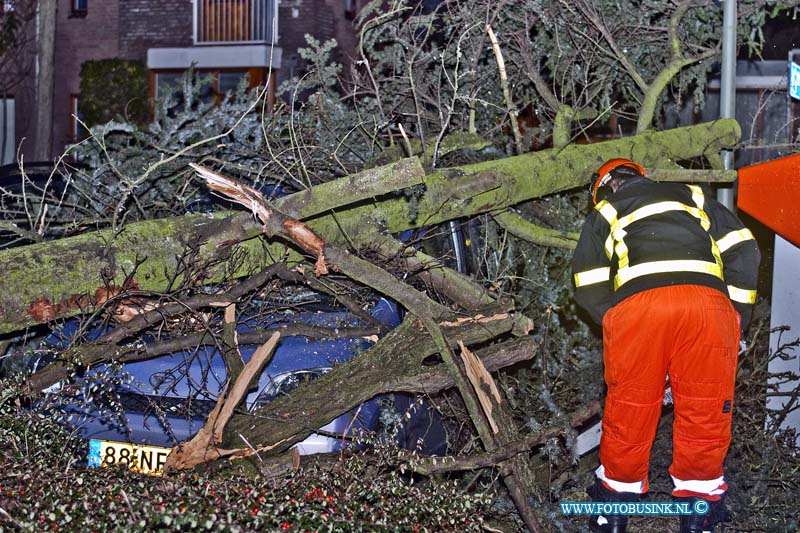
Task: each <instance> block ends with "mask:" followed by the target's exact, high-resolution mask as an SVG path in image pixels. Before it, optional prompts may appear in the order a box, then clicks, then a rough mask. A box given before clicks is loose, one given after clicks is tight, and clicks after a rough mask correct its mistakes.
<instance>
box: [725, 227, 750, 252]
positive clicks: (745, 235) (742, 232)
mask: <svg viewBox="0 0 800 533" xmlns="http://www.w3.org/2000/svg"><path fill="white" fill-rule="evenodd" d="M753 239H755V237H753V233H752V232H751V231H750V230H749V229H747V228H743V229H738V230H736V231H731V232H730V233H727V234H726V235H725V236H724V237H722V238H721V239H720V240H718V241H717V246H718V247H719V251H720V253H725V251H726V250H728V249H729V248H731V247H733V246H736V245H737V244H739V243H740V242H744V241H749V240H753Z"/></svg>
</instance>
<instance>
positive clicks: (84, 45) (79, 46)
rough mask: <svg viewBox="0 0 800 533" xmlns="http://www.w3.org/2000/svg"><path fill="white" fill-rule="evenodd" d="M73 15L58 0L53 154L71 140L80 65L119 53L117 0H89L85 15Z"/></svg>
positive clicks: (68, 0) (68, 5)
mask: <svg viewBox="0 0 800 533" xmlns="http://www.w3.org/2000/svg"><path fill="white" fill-rule="evenodd" d="M73 15H74V14H73V11H72V1H71V0H59V1H58V13H57V15H56V16H57V18H56V51H55V63H56V65H55V87H54V96H53V113H54V116H53V145H52V146H53V151H54V155H56V156H57V155H58V154H59V153H61V150H62V147H64V146H65V145H66V144H68V143H69V142H71V141H72V132H71V131H70V130H71V124H72V122H71V119H70V114H71V106H72V100H71V97H72V96H73V95H77V94H78V93H79V91H80V72H81V64H83V62H84V61H89V60H93V59H108V58H113V57H118V56H119V35H120V26H119V0H94V1H91V0H90V1H89V3H88V10H87V11H86V14H85V16H80V17H76V16H73ZM31 148H32V146H31Z"/></svg>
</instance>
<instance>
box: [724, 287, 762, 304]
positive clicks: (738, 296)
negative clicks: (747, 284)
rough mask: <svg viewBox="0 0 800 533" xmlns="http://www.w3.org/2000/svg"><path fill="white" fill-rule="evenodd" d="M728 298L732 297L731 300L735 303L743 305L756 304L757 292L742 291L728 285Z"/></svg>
mask: <svg viewBox="0 0 800 533" xmlns="http://www.w3.org/2000/svg"><path fill="white" fill-rule="evenodd" d="M728 296H730V298H731V300H733V301H734V302H740V303H743V304H754V303H756V291H750V290H747V289H740V288H739V287H734V286H733V285H728Z"/></svg>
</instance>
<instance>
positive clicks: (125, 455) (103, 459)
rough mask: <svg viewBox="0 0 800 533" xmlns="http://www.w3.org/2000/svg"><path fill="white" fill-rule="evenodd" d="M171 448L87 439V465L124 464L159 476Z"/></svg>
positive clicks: (140, 471) (162, 471)
mask: <svg viewBox="0 0 800 533" xmlns="http://www.w3.org/2000/svg"><path fill="white" fill-rule="evenodd" d="M171 451H172V448H162V447H160V446H145V445H140V444H130V443H127V442H114V441H110V440H99V439H92V440H90V441H89V466H92V467H103V466H114V465H125V466H127V467H128V468H130V469H131V470H133V471H134V472H139V473H141V474H150V475H153V476H160V475H162V474H163V473H164V463H165V462H166V460H167V455H169V452H171Z"/></svg>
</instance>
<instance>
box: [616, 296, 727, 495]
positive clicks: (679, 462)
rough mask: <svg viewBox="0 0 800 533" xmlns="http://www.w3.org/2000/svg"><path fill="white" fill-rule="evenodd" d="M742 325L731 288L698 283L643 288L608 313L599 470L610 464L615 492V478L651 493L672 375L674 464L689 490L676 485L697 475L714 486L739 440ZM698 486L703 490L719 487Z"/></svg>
mask: <svg viewBox="0 0 800 533" xmlns="http://www.w3.org/2000/svg"><path fill="white" fill-rule="evenodd" d="M739 321H740V317H739V314H738V313H737V312H736V310H735V309H734V308H733V305H732V304H731V302H730V300H729V299H728V297H727V295H726V294H723V293H722V292H720V291H718V290H716V289H712V288H710V287H704V286H699V285H674V286H669V287H659V288H656V289H650V290H647V291H643V292H640V293H637V294H635V295H633V296H631V297H629V298H626V299H625V300H623V301H622V302H620V303H619V304H617V305H616V306H614V307H613V308H611V310H609V311H608V312H607V313H606V315H605V316H604V317H603V345H604V352H603V360H604V363H605V380H606V384H607V385H608V394H607V397H606V405H605V412H604V414H603V434H602V437H601V441H600V463H601V469H600V470H602V469H604V470H605V472H604V476H601V477H602V478H605V479H604V480H608V481H609V483H607V485H609V488H614V485H615V484H614V483H613V481H616V482H619V483H617V484H616V485H617V486H620V485H622V484H628V483H631V484H633V483H641V485H640V487H641V490H639V491H637V492H647V472H648V463H649V460H650V450H651V448H652V446H653V439H654V438H655V434H656V426H657V425H658V420H659V418H660V415H661V405H662V401H663V397H664V385H665V381H666V377H667V375H669V382H670V386H671V387H672V395H673V399H674V403H675V413H674V414H675V418H674V422H673V426H672V428H673V452H672V465H671V466H670V469H669V472H670V474H671V475H672V477H673V479H676V491H674V492H673V494H675V495H677V496H683V495H687V494H686V491H681V490H677V488H678V481H677V480H683V481H690V482H692V483H694V482H696V481H697V482H700V483H695V485H694V486H699V487H703V483H702V482H703V481H705V482H706V486H707V484H708V483H709V481H707V480H717V479H719V480H721V479H722V477H723V472H722V463H723V460H724V459H725V455H726V453H727V451H728V446H729V444H730V440H731V412H732V410H733V387H734V380H735V377H736V360H737V357H738V348H739ZM684 486H689V487H691V486H692V484H691V483H689V484H688V485H686V484H684ZM724 487H725V485H724V482H722V485H721V488H722V490H724ZM617 490H620V489H617ZM622 490H626V489H622ZM689 492H690V493H691V492H692V491H689ZM694 492H695V493H698V492H699V494H697V495H698V496H702V495H703V494H704V493H707V494H719V493H720V492H721V491H720V490H717V491H711V490H706V489H703V490H700V491H694ZM718 498H719V496H716V497H714V498H710V499H718Z"/></svg>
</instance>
